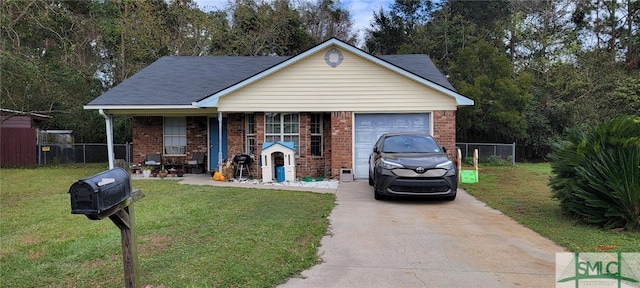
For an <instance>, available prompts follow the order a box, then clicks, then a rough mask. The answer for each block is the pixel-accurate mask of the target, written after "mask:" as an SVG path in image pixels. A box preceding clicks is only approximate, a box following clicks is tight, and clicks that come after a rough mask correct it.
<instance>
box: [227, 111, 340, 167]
mask: <svg viewBox="0 0 640 288" xmlns="http://www.w3.org/2000/svg"><path fill="white" fill-rule="evenodd" d="M249 115H252V116H253V117H254V123H255V135H256V149H255V151H252V152H253V155H254V160H255V161H254V163H253V165H252V166H251V168H250V173H251V176H252V177H254V178H261V177H262V168H261V167H260V156H261V155H260V151H261V149H262V144H263V143H264V113H253V114H249ZM227 117H228V118H227V119H228V120H227V121H228V122H227V125H228V128H229V131H228V138H227V141H228V151H229V158H230V160H232V159H233V156H234V155H235V154H237V153H244V152H246V151H244V147H245V145H246V143H245V142H246V138H245V137H244V136H245V135H246V134H245V133H246V131H245V130H246V121H245V114H242V113H235V114H229V115H228V116H227ZM250 117H251V116H250ZM310 128H311V113H300V131H299V134H300V146H299V147H298V151H299V156H298V157H296V177H305V176H307V177H323V176H325V174H326V175H327V176H330V169H331V159H330V157H329V156H327V155H330V154H331V142H330V140H331V137H330V133H331V119H330V114H329V113H325V114H323V135H322V140H323V156H322V157H319V156H311V130H310ZM245 175H247V174H245Z"/></svg>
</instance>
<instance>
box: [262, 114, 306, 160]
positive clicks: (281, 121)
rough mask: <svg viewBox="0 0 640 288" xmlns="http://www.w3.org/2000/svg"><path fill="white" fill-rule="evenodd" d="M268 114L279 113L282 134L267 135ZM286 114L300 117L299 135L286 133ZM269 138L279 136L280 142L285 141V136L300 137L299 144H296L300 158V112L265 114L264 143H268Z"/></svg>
mask: <svg viewBox="0 0 640 288" xmlns="http://www.w3.org/2000/svg"><path fill="white" fill-rule="evenodd" d="M267 113H278V114H279V116H280V133H267ZM285 114H295V115H297V116H298V117H297V118H298V122H297V124H298V133H285V132H284V123H285V121H284V115H285ZM267 136H279V138H280V140H279V141H284V137H285V136H297V137H298V143H296V147H295V149H296V156H299V150H300V147H298V146H300V113H299V112H266V113H265V114H264V139H263V141H264V142H267Z"/></svg>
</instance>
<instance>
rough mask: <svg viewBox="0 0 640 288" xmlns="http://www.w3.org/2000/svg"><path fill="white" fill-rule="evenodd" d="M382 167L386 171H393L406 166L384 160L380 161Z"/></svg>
mask: <svg viewBox="0 0 640 288" xmlns="http://www.w3.org/2000/svg"><path fill="white" fill-rule="evenodd" d="M380 166H381V167H382V168H384V169H387V170H392V169H397V168H404V166H402V165H401V164H400V163H396V162H391V161H388V160H384V159H382V161H380Z"/></svg>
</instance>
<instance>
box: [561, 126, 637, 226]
mask: <svg viewBox="0 0 640 288" xmlns="http://www.w3.org/2000/svg"><path fill="white" fill-rule="evenodd" d="M551 159H552V162H551V168H552V172H553V174H554V176H553V177H552V178H551V180H550V181H549V185H550V187H551V189H552V193H553V197H554V198H556V199H558V200H560V206H561V209H562V210H563V211H564V212H567V213H569V214H572V215H575V216H577V217H578V218H580V219H582V220H584V221H587V222H589V223H594V224H596V225H600V226H602V227H604V228H625V229H633V228H640V117H638V116H621V117H618V118H615V119H612V120H610V121H608V122H606V123H603V124H601V125H599V126H598V127H593V128H591V129H590V130H588V131H582V130H580V129H572V130H571V131H569V133H568V136H567V137H566V138H565V139H564V140H563V141H561V142H559V143H556V144H554V145H553V152H552V154H551Z"/></svg>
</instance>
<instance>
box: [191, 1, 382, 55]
mask: <svg viewBox="0 0 640 288" xmlns="http://www.w3.org/2000/svg"><path fill="white" fill-rule="evenodd" d="M194 2H196V3H198V6H200V9H202V10H204V11H210V10H216V9H224V7H225V6H226V5H227V3H228V0H194ZM392 2H393V0H342V1H341V3H342V5H344V7H346V8H347V9H348V10H349V12H350V13H351V20H352V21H353V22H354V26H355V27H354V28H355V29H358V31H359V32H360V33H359V34H360V41H362V39H363V33H364V30H365V29H367V28H370V27H371V26H370V25H369V23H370V21H371V19H373V12H374V11H376V12H378V11H380V8H384V10H385V11H388V10H389V4H390V3H392ZM362 44H363V43H358V45H359V46H360V45H362Z"/></svg>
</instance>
